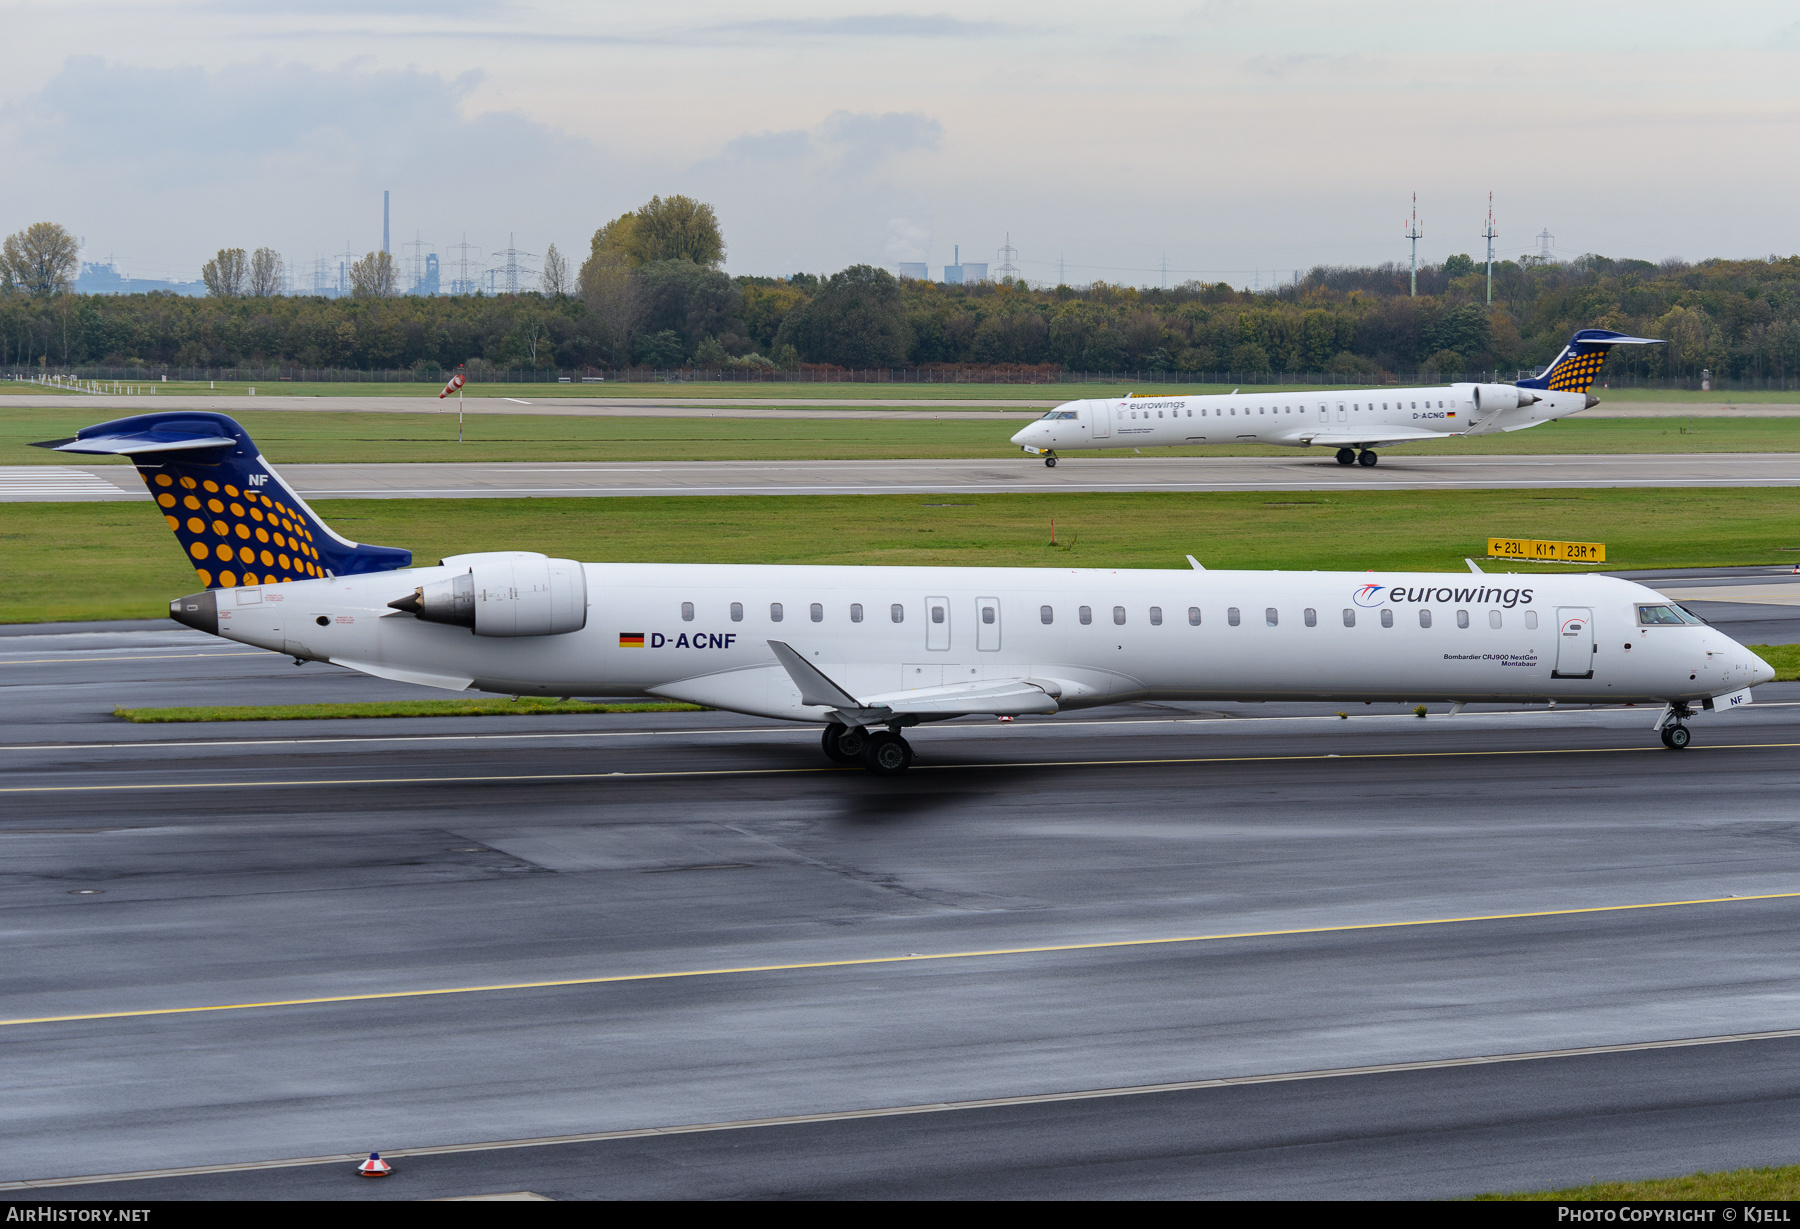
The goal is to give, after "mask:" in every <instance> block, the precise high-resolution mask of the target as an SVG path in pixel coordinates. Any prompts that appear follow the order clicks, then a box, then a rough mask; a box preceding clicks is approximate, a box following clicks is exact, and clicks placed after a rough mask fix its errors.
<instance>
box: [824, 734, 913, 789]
mask: <svg viewBox="0 0 1800 1229" xmlns="http://www.w3.org/2000/svg"><path fill="white" fill-rule="evenodd" d="M820 743H821V747H822V748H823V750H824V752H825V757H826V758H827V759H830V760H833V761H835V762H837V763H839V764H860V765H862V766H863V767H864V768H866V769H868V770H869V771H870V772H872V773H874V774H875V775H876V776H878V777H897V776H899V775H900V774H901V773H903V772H905V771H906V770H907V769H908V768H911V767H912V762H913V749H912V744H911V743H909V742H907V741H906V740H905V739H904V738H902V737H900V735H898V734H896V733H894V732H892V731H890V730H860V729H851V728H850V727H849V726H846V725H842V724H840V723H838V722H836V721H834V722H832V723H831V724H830V725H828V726H826V727H825V736H824V738H823V739H821V740H820Z"/></svg>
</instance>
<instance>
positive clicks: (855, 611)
mask: <svg viewBox="0 0 1800 1229" xmlns="http://www.w3.org/2000/svg"><path fill="white" fill-rule="evenodd" d="M850 621H851V622H852V623H861V622H862V603H861V602H851V603H850Z"/></svg>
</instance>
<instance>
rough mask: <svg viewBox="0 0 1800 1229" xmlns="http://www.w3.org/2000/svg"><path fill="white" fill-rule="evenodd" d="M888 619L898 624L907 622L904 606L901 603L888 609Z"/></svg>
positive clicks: (896, 603)
mask: <svg viewBox="0 0 1800 1229" xmlns="http://www.w3.org/2000/svg"><path fill="white" fill-rule="evenodd" d="M888 618H890V619H892V620H893V621H894V622H896V623H904V622H906V607H904V606H902V605H901V604H900V603H899V602H895V603H894V604H893V605H892V606H889V607H888Z"/></svg>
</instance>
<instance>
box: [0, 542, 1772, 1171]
mask: <svg viewBox="0 0 1800 1229" xmlns="http://www.w3.org/2000/svg"><path fill="white" fill-rule="evenodd" d="M1683 579H1684V583H1690V584H1692V583H1695V582H1696V580H1697V579H1701V578H1695V577H1691V576H1690V577H1686V578H1683ZM1722 579H1724V580H1727V581H1729V582H1731V583H1732V584H1742V583H1743V578H1742V577H1741V576H1739V575H1737V574H1729V575H1725V576H1723V577H1722ZM1764 613H1765V615H1772V616H1776V617H1778V616H1779V615H1780V614H1781V613H1783V612H1782V611H1781V610H1780V608H1764ZM1727 630H1729V629H1727ZM237 654H245V655H243V656H239V655H237ZM0 688H3V690H0V695H4V696H5V698H6V700H7V703H6V704H5V705H3V706H0V799H3V800H4V805H0V849H3V850H4V851H5V855H6V856H5V857H4V858H0V881H3V882H4V883H5V885H6V891H5V892H4V893H3V894H0V911H3V912H4V926H5V930H6V933H7V950H8V965H9V976H8V978H6V979H5V981H4V983H3V984H0V1018H3V1019H0V1037H4V1039H5V1040H6V1041H7V1042H9V1043H10V1050H9V1054H10V1055H11V1057H12V1060H13V1061H11V1062H9V1063H8V1064H6V1065H5V1066H4V1067H0V1089H3V1090H4V1091H3V1093H0V1095H3V1096H4V1098H5V1101H6V1104H7V1105H8V1107H9V1111H10V1112H9V1114H8V1115H6V1116H4V1118H0V1141H3V1143H0V1156H3V1157H4V1158H5V1160H4V1162H0V1165H3V1172H0V1179H4V1180H5V1181H6V1182H9V1183H35V1182H40V1181H44V1180H54V1179H61V1178H68V1177H75V1176H79V1175H82V1174H86V1175H94V1174H102V1173H107V1174H120V1173H132V1172H140V1171H162V1170H168V1169H172V1168H178V1167H183V1166H198V1167H202V1168H207V1167H217V1166H221V1165H227V1164H237V1163H257V1162H270V1161H279V1160H293V1159H304V1158H309V1157H320V1156H328V1155H333V1154H349V1153H355V1152H358V1151H366V1150H368V1149H372V1148H381V1149H383V1150H384V1151H386V1150H400V1153H401V1155H400V1157H399V1159H398V1160H397V1161H396V1164H397V1166H398V1173H397V1174H396V1176H395V1177H393V1178H391V1179H388V1180H386V1181H384V1182H381V1183H371V1182H366V1181H361V1180H359V1179H357V1178H355V1177H354V1176H353V1175H352V1173H351V1172H350V1165H349V1164H348V1163H346V1162H343V1161H341V1160H340V1161H333V1162H330V1163H326V1164H319V1165H299V1166H258V1167H254V1168H249V1169H243V1170H238V1171H235V1172H224V1173H219V1172H210V1173H200V1174H195V1175H189V1176H174V1175H171V1176H164V1177H156V1178H142V1179H139V1180H137V1181H131V1182H123V1183H108V1184H106V1185H104V1186H93V1185H56V1186H36V1185H31V1186H14V1187H11V1188H10V1189H9V1193H10V1194H13V1195H14V1196H15V1197H16V1196H17V1195H18V1194H19V1192H21V1191H29V1197H30V1198H31V1199H33V1200H49V1199H84V1200H91V1199H94V1198H107V1199H113V1198H117V1199H140V1198H159V1197H160V1198H256V1197H276V1196H309V1197H310V1196H319V1197H334V1198H348V1199H391V1198H420V1197H443V1196H456V1195H481V1194H494V1193H501V1192H510V1191H521V1190H529V1191H534V1192H536V1193H538V1194H540V1195H545V1196H549V1197H553V1198H574V1197H632V1196H636V1197H658V1196H660V1197H671V1196H719V1197H731V1196H790V1197H791V1196H852V1195H882V1196H909V1195H910V1196H958V1197H980V1196H984V1195H987V1196H1014V1197H1021V1196H1051V1195H1055V1196H1064V1197H1067V1196H1079V1195H1092V1196H1119V1197H1126V1196H1137V1197H1150V1196H1191V1197H1226V1196H1240V1197H1270V1196H1284V1195H1286V1196H1317V1197H1330V1196H1338V1197H1349V1196H1371V1197H1377V1196H1390V1197H1392V1196H1446V1195H1456V1194H1466V1193H1472V1192H1475V1191H1480V1190H1490V1189H1504V1188H1514V1189H1517V1188H1526V1187H1544V1186H1553V1185H1565V1184H1571V1183H1576V1182H1581V1181H1586V1180H1589V1179H1591V1178H1596V1177H1599V1178H1611V1177H1628V1176H1644V1175H1648V1174H1673V1173H1680V1172H1687V1171H1691V1170H1693V1169H1696V1168H1705V1167H1729V1166H1736V1165H1748V1164H1771V1163H1781V1162H1790V1161H1792V1160H1793V1159H1794V1157H1793V1151H1792V1145H1791V1139H1792V1135H1793V1131H1794V1128H1795V1126H1796V1124H1797V1122H1800V1080H1797V1079H1796V1077H1795V1076H1794V1075H1793V1059H1794V1056H1795V1054H1796V1051H1797V1048H1800V1041H1797V1040H1796V1039H1795V1038H1793V1037H1779V1036H1777V1037H1762V1038H1759V1039H1751V1040H1742V1039H1740V1040H1720V1041H1716V1042H1715V1043H1712V1044H1689V1045H1682V1046H1677V1047H1674V1048H1664V1047H1661V1046H1660V1044H1659V1043H1663V1042H1670V1041H1682V1040H1688V1041H1693V1040H1696V1039H1722V1038H1742V1037H1743V1035H1745V1034H1753V1033H1768V1032H1783V1031H1786V1030H1791V1029H1794V1028H1795V1027H1797V1026H1800V1011H1797V1010H1796V1005H1797V1004H1800V982H1797V981H1796V980H1795V977H1794V973H1793V970H1794V967H1795V962H1796V957H1800V940H1796V938H1795V934H1796V924H1797V923H1800V895H1796V893H1800V835H1797V834H1796V830H1795V824H1794V801H1793V800H1794V798H1795V796H1796V791H1797V790H1800V769H1796V767H1795V765H1796V764H1797V763H1800V758H1797V755H1796V752H1797V751H1800V685H1794V684H1776V685H1770V686H1766V687H1764V688H1760V689H1758V692H1757V700H1758V703H1757V704H1756V705H1754V706H1752V707H1751V708H1749V709H1746V710H1735V711H1732V712H1729V713H1719V714H1707V715H1704V716H1702V717H1701V718H1698V719H1697V720H1696V721H1695V723H1694V726H1695V731H1696V739H1695V745H1694V747H1693V748H1692V749H1690V750H1689V751H1686V752H1669V751H1665V750H1663V749H1662V748H1661V747H1660V746H1659V745H1658V744H1657V743H1656V742H1655V738H1654V735H1653V734H1652V733H1651V731H1650V729H1649V726H1650V723H1651V720H1652V718H1653V716H1654V714H1653V713H1652V712H1650V711H1649V710H1647V709H1596V710H1587V709H1576V710H1569V709H1567V708H1565V709H1561V710H1557V711H1555V712H1550V711H1547V710H1545V709H1542V708H1536V709H1530V710H1522V711H1512V712H1507V711H1497V710H1487V711H1476V710H1471V711H1469V712H1467V713H1464V714H1463V715H1461V716H1458V717H1454V718H1453V717H1448V716H1444V715H1441V713H1440V714H1437V715H1434V716H1432V717H1430V718H1428V719H1426V720H1423V721H1420V720H1418V719H1417V718H1414V717H1413V716H1411V715H1410V713H1408V712H1406V711H1405V709H1404V708H1402V707H1401V706H1398V705H1391V706H1368V707H1364V706H1356V710H1357V711H1356V712H1355V714H1354V715H1353V716H1351V717H1349V718H1347V719H1340V718H1338V717H1336V716H1335V715H1333V714H1332V713H1331V712H1330V711H1328V710H1329V706H1317V705H1310V706H1309V705H1229V704H1226V705H1213V706H1201V705H1130V706H1120V707H1117V708H1114V709H1109V710H1100V711H1097V712H1093V713H1085V714H1083V713H1076V714H1067V715H1064V716H1059V717H1055V718H1050V719H1044V720H1020V721H1018V722H1016V723H1011V724H1007V725H1001V724H997V723H994V722H976V721H965V722H955V723H949V724H946V725H943V726H938V727H933V728H929V729H923V730H920V731H917V732H915V733H914V734H913V741H914V743H915V745H916V746H917V748H918V750H919V765H918V767H917V768H916V769H915V770H914V771H913V772H912V773H910V774H908V775H907V776H906V777H904V778H902V779H900V780H898V781H878V780H875V779H872V778H869V777H867V776H866V775H865V774H862V773H860V772H856V771H841V770H838V769H836V768H834V767H833V766H831V765H829V764H827V763H826V762H825V761H824V760H823V759H822V757H821V756H820V755H819V753H818V749H817V734H816V731H815V730H813V729H809V728H805V727H797V726H792V725H787V724H785V723H779V722H765V721H754V720H750V719H743V718H736V717H730V716H726V715H722V714H716V713H699V714H659V715H617V716H610V717H567V718H472V719H460V718H459V719H431V720H383V721H332V722H324V721H319V722H293V723H237V724H225V725H216V724H206V725H186V726H169V725H152V726H145V725H127V724H123V723H119V722H116V721H114V720H113V719H111V718H110V717H109V716H108V714H109V713H110V711H111V709H112V706H113V705H114V704H128V705H132V704H146V703H162V704H178V703H233V702H239V703H241V702H246V701H253V702H259V703H271V702H272V703H280V702H302V701H306V700H315V699H358V698H366V699H375V698H385V697H387V696H389V695H398V694H405V695H413V694H418V693H417V692H416V691H415V690H414V689H410V688H405V687H403V686H401V685H399V684H393V683H386V682H382V681H380V680H375V679H367V678H363V677H361V676H356V675H352V674H349V673H347V672H344V671H340V670H336V669H335V668H332V667H326V666H320V665H316V664H315V665H309V666H306V667H304V668H300V669H296V668H294V667H293V666H291V665H289V664H288V663H287V661H286V659H283V658H280V657H277V656H275V655H272V654H262V653H255V654H250V653H247V651H246V650H243V649H240V648H238V647H237V646H232V645H227V644H224V643H223V642H220V641H216V640H211V639H209V638H207V637H203V636H200V635H199V634H197V633H191V632H188V631H186V630H184V629H177V628H173V627H171V628H169V629H168V630H166V631H156V630H119V631H106V630H88V631H79V632H73V631H71V632H63V633H60V634H53V635H26V636H9V637H6V638H5V639H4V640H0ZM1684 902H1686V903H1684ZM306 1000H312V1001H306ZM255 1004H262V1005H260V1006H257V1005H255ZM56 1017H81V1018H76V1019H69V1018H61V1019H58V1018H56ZM1645 1046H1654V1047H1657V1048H1634V1047H1645ZM1596 1047H1598V1048H1600V1049H1602V1050H1603V1051H1605V1052H1599V1053H1575V1054H1570V1053H1565V1052H1566V1051H1569V1050H1583V1049H1592V1048H1596ZM1619 1047H1624V1048H1619ZM1521 1055H1535V1056H1536V1057H1517V1056H1521ZM1496 1056H1514V1061H1507V1062H1480V1063H1474V1064H1469V1063H1466V1062H1464V1061H1462V1060H1469V1059H1484V1058H1487V1059H1491V1058H1493V1057H1496ZM1395 1064H1399V1065H1403V1066H1407V1067H1408V1068H1409V1069H1404V1070H1361V1071H1352V1072H1348V1073H1344V1074H1337V1075H1333V1076H1330V1077H1325V1078H1297V1079H1278V1080H1265V1079H1258V1078H1257V1077H1270V1076H1296V1075H1300V1076H1304V1075H1306V1074H1307V1073H1317V1072H1320V1071H1326V1070H1330V1071H1342V1070H1343V1069H1366V1068H1371V1067H1376V1068H1379V1067H1384V1066H1392V1065H1395ZM1234 1080H1235V1081H1241V1082H1236V1083H1225V1084H1217V1085H1215V1086H1211V1087H1198V1088H1181V1089H1172V1090H1164V1091H1139V1092H1136V1093H1131V1094H1128V1095H1117V1096H1107V1097H1100V1098H1091V1097H1082V1096H1074V1097H1071V1096H1070V1095H1069V1094H1081V1093H1087V1092H1093V1091H1096V1090H1101V1091H1104V1090H1117V1089H1122V1088H1130V1087H1137V1088H1153V1087H1154V1086H1158V1085H1166V1084H1168V1083H1170V1082H1191V1081H1234ZM1019 1098H1036V1099H1035V1100H1030V1101H1025V1102H1020V1101H1018V1099H1019ZM981 1099H997V1100H999V1101H1002V1102H1006V1103H1005V1104H994V1105H985V1106H969V1107H966V1108H943V1109H938V1110H936V1112H920V1113H908V1114H901V1115H888V1114H883V1113H876V1112H873V1111H882V1110H886V1109H893V1108H906V1107H922V1106H925V1107H931V1106H942V1105H944V1104H946V1103H962V1102H969V1101H977V1100H981ZM822 1115H823V1116H831V1115H842V1117H821V1116H822ZM784 1117H785V1118H789V1119H807V1121H785V1122H776V1123H772V1124H768V1125H760V1126H757V1125H741V1124H744V1123H746V1122H749V1121H752V1120H763V1119H770V1118H784ZM719 1123H735V1124H740V1125H738V1126H736V1127H735V1128H734V1129H729V1130H711V1131H669V1130H667V1129H668V1128H677V1127H683V1126H696V1125H705V1124H719ZM596 1132H628V1133H632V1134H631V1135H629V1136H628V1137H623V1138H611V1139H588V1140H580V1141H572V1142H562V1143H544V1142H539V1143H537V1145H536V1146H529V1147H500V1148H488V1147H475V1148H474V1150H471V1146H480V1145H489V1144H494V1143H503V1142H506V1141H523V1140H534V1141H543V1140H544V1138H545V1137H555V1136H567V1135H584V1134H592V1133H596ZM422 1148H446V1149H450V1150H449V1151H444V1152H440V1153H438V1154H436V1155H429V1156H421V1155H409V1154H408V1153H409V1150H414V1149H422Z"/></svg>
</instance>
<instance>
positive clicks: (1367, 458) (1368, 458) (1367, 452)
mask: <svg viewBox="0 0 1800 1229" xmlns="http://www.w3.org/2000/svg"><path fill="white" fill-rule="evenodd" d="M1379 460H1381V458H1380V457H1378V456H1376V455H1375V451H1374V450H1373V449H1371V448H1365V449H1363V450H1362V455H1360V456H1358V457H1357V458H1356V463H1357V464H1358V465H1373V464H1375V462H1377V461H1379Z"/></svg>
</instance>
